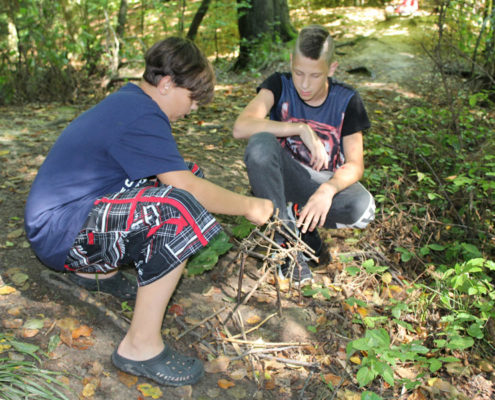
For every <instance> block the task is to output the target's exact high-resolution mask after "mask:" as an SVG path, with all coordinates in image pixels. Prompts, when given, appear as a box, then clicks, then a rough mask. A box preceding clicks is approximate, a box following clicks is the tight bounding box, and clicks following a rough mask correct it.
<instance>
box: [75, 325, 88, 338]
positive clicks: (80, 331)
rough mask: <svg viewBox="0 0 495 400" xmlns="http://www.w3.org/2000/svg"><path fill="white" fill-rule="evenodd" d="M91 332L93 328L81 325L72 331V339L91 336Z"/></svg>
mask: <svg viewBox="0 0 495 400" xmlns="http://www.w3.org/2000/svg"><path fill="white" fill-rule="evenodd" d="M91 332H93V328H90V327H89V326H87V325H81V326H80V327H78V328H76V329H74V330H73V331H72V339H77V338H79V337H81V336H86V337H89V336H91Z"/></svg>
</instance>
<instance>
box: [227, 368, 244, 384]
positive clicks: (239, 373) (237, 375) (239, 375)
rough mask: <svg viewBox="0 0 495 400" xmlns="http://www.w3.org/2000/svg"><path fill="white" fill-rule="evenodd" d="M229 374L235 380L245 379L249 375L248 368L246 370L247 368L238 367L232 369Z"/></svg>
mask: <svg viewBox="0 0 495 400" xmlns="http://www.w3.org/2000/svg"><path fill="white" fill-rule="evenodd" d="M229 376H230V378H232V379H233V380H234V381H240V380H241V379H244V378H245V377H246V376H247V370H246V368H238V369H236V370H234V371H232V372H231V373H230V374H229Z"/></svg>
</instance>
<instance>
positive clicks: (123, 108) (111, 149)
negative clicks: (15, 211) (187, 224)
mask: <svg viewBox="0 0 495 400" xmlns="http://www.w3.org/2000/svg"><path fill="white" fill-rule="evenodd" d="M182 170H187V166H186V164H185V162H184V159H183V158H182V156H181V155H180V153H179V150H178V149H177V145H176V143H175V140H174V138H173V136H172V132H171V126H170V122H169V120H168V117H167V116H166V115H165V114H164V113H163V111H162V110H161V109H160V108H159V107H158V105H157V104H156V102H155V101H154V100H153V99H151V97H149V96H148V95H147V94H146V93H144V91H143V90H142V89H141V88H140V87H138V86H136V85H134V84H131V83H129V84H127V85H126V86H124V87H123V88H121V89H120V90H118V91H117V92H116V93H114V94H112V95H110V96H108V97H107V98H106V99H104V100H103V101H101V102H100V103H99V104H97V105H96V106H94V107H93V108H91V109H90V110H88V111H86V112H85V113H83V114H81V115H80V116H79V117H78V118H76V119H75V120H74V121H72V122H71V123H70V124H69V126H68V127H67V128H66V129H65V130H64V131H63V132H62V134H61V135H60V137H59V138H58V139H57V141H56V142H55V144H54V146H53V147H52V149H51V150H50V152H49V153H48V155H47V157H46V159H45V162H44V163H43V165H42V166H41V168H40V170H39V171H38V175H37V176H36V179H35V180H34V183H33V185H32V187H31V191H30V193H29V197H28V200H27V204H26V210H25V230H26V233H27V237H28V239H29V241H30V243H31V246H32V248H33V250H34V251H35V252H36V254H37V255H38V257H39V258H40V260H41V261H42V262H43V263H45V264H46V265H48V266H50V267H52V268H54V269H58V270H62V269H63V267H64V263H65V259H66V257H67V254H68V252H69V249H70V248H71V247H72V245H73V243H74V240H75V238H76V236H77V234H78V233H79V231H80V229H81V228H82V226H83V225H84V222H85V221H86V219H87V217H88V215H89V212H90V210H91V208H92V206H93V203H94V201H95V200H96V199H98V198H101V197H102V196H104V195H107V194H110V193H115V192H119V191H121V190H123V189H125V188H130V187H132V186H133V184H134V181H137V180H139V179H142V178H147V177H151V176H155V175H157V174H160V173H164V172H170V171H182Z"/></svg>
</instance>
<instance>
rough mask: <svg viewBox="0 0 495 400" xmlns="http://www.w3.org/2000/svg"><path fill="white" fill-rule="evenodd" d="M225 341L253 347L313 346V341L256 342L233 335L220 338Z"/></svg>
mask: <svg viewBox="0 0 495 400" xmlns="http://www.w3.org/2000/svg"><path fill="white" fill-rule="evenodd" d="M221 340H224V341H226V342H232V343H239V344H251V345H253V346H254V347H270V346H299V347H304V346H314V343H306V342H257V341H252V340H242V339H234V338H233V337H230V338H229V337H226V338H221Z"/></svg>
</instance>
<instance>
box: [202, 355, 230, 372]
mask: <svg viewBox="0 0 495 400" xmlns="http://www.w3.org/2000/svg"><path fill="white" fill-rule="evenodd" d="M229 363H230V358H229V357H226V356H220V357H218V358H215V359H214V360H212V361H208V362H207V363H205V365H204V368H205V371H206V372H208V373H209V374H216V373H218V372H225V371H227V368H228V367H229Z"/></svg>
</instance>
